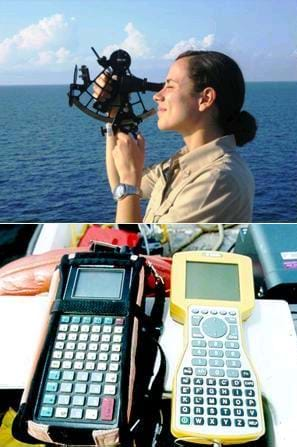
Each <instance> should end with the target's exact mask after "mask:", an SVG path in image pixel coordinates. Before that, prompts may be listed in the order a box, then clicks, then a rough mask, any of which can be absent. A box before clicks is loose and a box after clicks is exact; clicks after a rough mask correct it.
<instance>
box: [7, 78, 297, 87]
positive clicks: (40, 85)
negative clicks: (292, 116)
mask: <svg viewBox="0 0 297 447" xmlns="http://www.w3.org/2000/svg"><path fill="white" fill-rule="evenodd" d="M280 82H283V83H289V82H290V83H294V82H295V83H296V82H297V79H296V80H286V81H285V80H279V81H269V80H265V81H245V83H246V84H253V83H254V84H255V83H258V84H260V83H262V84H264V83H280ZM65 85H66V86H69V83H63V84H60V83H55V84H1V83H0V87H42V86H43V87H55V86H56V87H58V86H60V87H62V86H65Z"/></svg>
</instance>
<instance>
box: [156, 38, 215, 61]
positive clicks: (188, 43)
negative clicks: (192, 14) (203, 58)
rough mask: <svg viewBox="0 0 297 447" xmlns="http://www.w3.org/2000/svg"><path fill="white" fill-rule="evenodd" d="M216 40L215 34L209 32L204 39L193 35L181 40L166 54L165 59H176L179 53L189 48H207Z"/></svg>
mask: <svg viewBox="0 0 297 447" xmlns="http://www.w3.org/2000/svg"><path fill="white" fill-rule="evenodd" d="M214 41H215V36H214V34H208V35H207V36H205V37H203V39H202V40H197V39H195V37H191V38H190V39H188V40H181V41H180V42H177V43H176V44H175V45H174V47H173V48H171V50H170V51H169V52H168V53H166V54H164V56H163V59H175V58H176V57H177V56H178V55H179V54H181V53H182V52H184V51H188V50H206V49H208V48H210V47H211V46H212V45H213V43H214Z"/></svg>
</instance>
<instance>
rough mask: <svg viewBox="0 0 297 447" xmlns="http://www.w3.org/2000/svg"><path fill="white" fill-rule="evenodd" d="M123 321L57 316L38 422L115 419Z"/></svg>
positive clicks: (119, 379) (119, 378) (120, 319)
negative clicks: (56, 325) (54, 339)
mask: <svg viewBox="0 0 297 447" xmlns="http://www.w3.org/2000/svg"><path fill="white" fill-rule="evenodd" d="M124 322H125V321H124V318H123V317H110V316H100V317H98V316H89V315H82V316H78V315H63V316H61V317H60V320H59V324H58V329H57V335H56V341H55V343H54V346H53V350H52V353H51V358H50V361H49V368H48V370H47V376H46V380H45V384H44V387H43V391H42V394H41V401H40V402H39V407H38V408H39V409H38V414H37V418H38V419H39V420H42V421H45V420H48V421H49V420H55V421H57V420H59V421H70V422H73V421H76V422H77V421H80V422H85V423H92V422H93V423H94V422H97V423H103V424H113V423H115V421H116V418H117V402H118V398H119V392H120V381H121V372H120V371H121V369H120V361H121V355H122V336H123V335H122V334H123V329H124Z"/></svg>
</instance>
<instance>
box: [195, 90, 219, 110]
mask: <svg viewBox="0 0 297 447" xmlns="http://www.w3.org/2000/svg"><path fill="white" fill-rule="evenodd" d="M216 97H217V93H216V91H215V89H214V88H212V87H206V88H205V89H203V90H202V92H200V94H199V98H198V108H199V112H204V111H205V110H207V109H208V108H209V107H211V106H212V105H213V104H214V103H215V100H216Z"/></svg>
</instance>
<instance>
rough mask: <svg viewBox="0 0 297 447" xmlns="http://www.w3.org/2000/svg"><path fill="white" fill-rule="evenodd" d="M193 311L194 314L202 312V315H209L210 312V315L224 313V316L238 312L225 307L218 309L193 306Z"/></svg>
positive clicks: (234, 314)
mask: <svg viewBox="0 0 297 447" xmlns="http://www.w3.org/2000/svg"><path fill="white" fill-rule="evenodd" d="M191 312H192V314H193V315H199V314H202V315H208V314H210V315H223V316H225V315H230V316H232V317H234V316H236V315H237V312H236V311H235V310H227V309H226V310H225V309H220V310H217V309H201V308H192V309H191Z"/></svg>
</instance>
